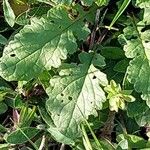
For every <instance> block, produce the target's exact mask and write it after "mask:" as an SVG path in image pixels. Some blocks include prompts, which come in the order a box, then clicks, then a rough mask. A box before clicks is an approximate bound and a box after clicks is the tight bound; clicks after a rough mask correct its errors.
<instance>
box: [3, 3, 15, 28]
mask: <svg viewBox="0 0 150 150" xmlns="http://www.w3.org/2000/svg"><path fill="white" fill-rule="evenodd" d="M3 10H4V16H5V20H6V21H7V23H8V24H9V25H10V26H11V27H13V26H14V24H15V14H14V12H13V10H12V8H11V6H10V4H9V2H8V0H3Z"/></svg>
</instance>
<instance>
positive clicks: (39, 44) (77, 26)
mask: <svg viewBox="0 0 150 150" xmlns="http://www.w3.org/2000/svg"><path fill="white" fill-rule="evenodd" d="M82 20H83V18H82V16H81V17H80V18H76V19H72V18H70V17H69V15H68V12H67V10H66V9H65V8H63V7H57V8H52V9H51V10H50V11H49V12H48V14H47V16H46V17H43V18H41V19H36V18H33V19H32V20H31V25H26V26H24V28H23V29H21V30H20V32H19V33H18V34H16V35H15V37H14V40H12V41H10V42H9V44H8V46H6V47H5V49H4V52H3V56H2V57H1V59H0V74H1V76H2V77H3V78H4V79H6V80H9V81H12V80H30V79H32V78H35V77H37V76H38V75H39V74H40V73H42V72H43V71H44V70H45V69H46V70H50V69H51V67H55V68H58V67H59V66H60V65H61V60H65V59H66V58H67V54H72V53H74V52H75V51H76V49H77V43H76V38H78V39H79V40H82V39H84V38H85V37H86V36H87V35H88V33H89V29H88V28H86V27H85V25H84V23H83V21H82Z"/></svg>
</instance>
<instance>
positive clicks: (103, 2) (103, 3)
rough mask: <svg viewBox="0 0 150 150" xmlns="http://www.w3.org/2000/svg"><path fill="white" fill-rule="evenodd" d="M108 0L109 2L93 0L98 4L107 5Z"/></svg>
mask: <svg viewBox="0 0 150 150" xmlns="http://www.w3.org/2000/svg"><path fill="white" fill-rule="evenodd" d="M108 2H109V0H95V3H96V4H97V5H98V6H102V5H107V4H108Z"/></svg>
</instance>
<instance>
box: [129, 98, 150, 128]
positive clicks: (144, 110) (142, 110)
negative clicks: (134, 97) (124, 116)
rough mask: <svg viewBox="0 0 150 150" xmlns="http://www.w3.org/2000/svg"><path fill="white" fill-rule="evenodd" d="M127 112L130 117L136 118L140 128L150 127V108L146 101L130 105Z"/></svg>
mask: <svg viewBox="0 0 150 150" xmlns="http://www.w3.org/2000/svg"><path fill="white" fill-rule="evenodd" d="M137 108H138V111H137ZM127 112H128V116H129V117H132V118H135V120H136V122H137V124H138V125H139V126H145V125H150V116H149V113H150V108H149V107H148V106H147V105H146V103H145V101H140V100H138V101H135V102H133V103H130V104H128V108H127Z"/></svg>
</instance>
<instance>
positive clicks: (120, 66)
mask: <svg viewBox="0 0 150 150" xmlns="http://www.w3.org/2000/svg"><path fill="white" fill-rule="evenodd" d="M128 65H129V60H128V59H122V60H121V61H119V62H118V63H117V64H116V65H115V67H114V68H113V70H114V71H117V72H122V73H125V72H126V69H127V67H128Z"/></svg>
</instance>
